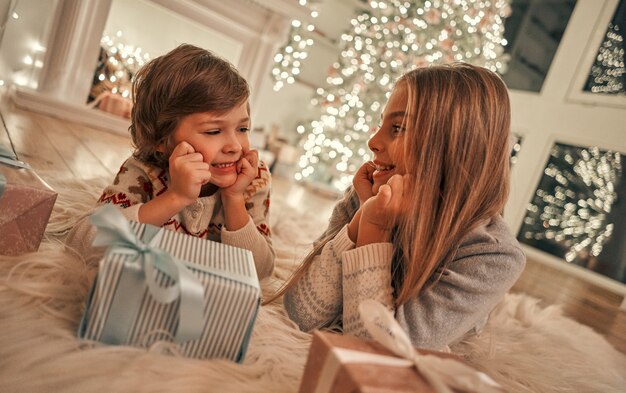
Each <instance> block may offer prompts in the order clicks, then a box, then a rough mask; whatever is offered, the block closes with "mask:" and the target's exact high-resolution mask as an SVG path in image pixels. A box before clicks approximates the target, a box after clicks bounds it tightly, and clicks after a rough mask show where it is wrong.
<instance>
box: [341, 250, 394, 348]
mask: <svg viewBox="0 0 626 393" xmlns="http://www.w3.org/2000/svg"><path fill="white" fill-rule="evenodd" d="M392 258H393V245H392V244H391V243H373V244H368V245H366V246H363V247H358V248H355V249H353V250H349V251H346V252H344V253H343V255H342V260H343V271H342V275H343V330H344V332H345V333H348V334H352V335H355V336H359V337H369V335H368V334H367V331H366V330H365V328H364V326H363V322H362V320H361V317H360V316H359V304H361V302H362V301H364V300H367V299H373V300H377V301H379V302H380V303H382V304H383V305H385V306H386V307H387V308H388V309H390V310H393V287H392V286H391V259H392Z"/></svg>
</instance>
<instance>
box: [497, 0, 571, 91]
mask: <svg viewBox="0 0 626 393" xmlns="http://www.w3.org/2000/svg"><path fill="white" fill-rule="evenodd" d="M575 5H576V1H575V0H513V1H512V2H511V8H512V13H511V16H510V17H508V18H507V19H506V22H505V25H504V37H505V38H506V40H507V41H508V45H507V46H506V47H505V52H506V53H508V54H509V55H510V56H511V60H510V61H509V63H508V70H507V71H506V72H505V73H504V75H503V76H502V78H503V79H504V81H505V82H506V84H507V86H508V87H509V88H511V89H518V90H528V91H536V92H539V91H540V90H541V86H542V85H543V81H544V79H545V78H546V74H547V73H548V70H549V69H550V64H551V63H552V59H553V58H554V54H555V53H556V49H557V48H558V46H559V43H560V41H561V37H562V36H563V32H564V31H565V27H566V26H567V23H568V21H569V18H570V15H571V14H572V11H573V10H574V6H575Z"/></svg>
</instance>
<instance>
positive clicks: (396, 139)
mask: <svg viewBox="0 0 626 393" xmlns="http://www.w3.org/2000/svg"><path fill="white" fill-rule="evenodd" d="M509 125H510V105H509V98H508V94H507V90H506V87H505V85H504V83H503V82H502V80H501V79H500V78H499V77H498V76H497V75H496V74H494V73H492V72H490V71H488V70H486V69H484V68H480V67H475V66H472V65H469V64H453V65H446V66H433V67H428V68H420V69H416V70H413V71H410V72H408V73H407V74H405V75H404V76H402V77H401V78H400V79H399V81H398V82H397V84H396V86H395V88H394V90H393V92H392V94H391V96H390V98H389V101H388V103H387V105H386V107H385V109H384V112H383V114H382V123H381V125H380V127H379V128H378V130H377V131H376V132H375V134H374V135H373V136H372V138H371V139H370V141H369V142H368V145H369V148H370V149H371V150H372V152H373V154H374V157H375V159H374V161H373V162H368V163H366V164H365V165H363V166H362V167H361V168H360V169H359V171H358V172H357V173H356V175H355V177H354V180H353V187H352V188H351V189H349V190H348V192H347V193H346V195H345V197H344V198H343V200H341V201H340V202H339V203H338V204H337V205H336V206H335V209H334V211H333V214H332V217H331V219H330V225H329V227H328V229H327V231H326V232H325V234H324V235H323V237H322V239H321V240H320V241H319V242H318V243H317V244H316V246H315V247H314V249H313V251H312V252H311V254H309V256H308V257H307V258H306V259H305V261H304V263H303V264H302V265H301V266H300V268H299V269H298V270H297V271H296V272H295V273H294V276H293V277H292V278H291V280H290V281H289V282H288V283H287V284H286V285H285V287H283V288H282V289H281V291H280V292H279V295H280V294H282V293H284V295H285V296H284V305H285V308H286V311H287V313H288V315H289V317H290V318H291V319H292V320H294V321H295V322H296V323H297V324H298V325H299V326H300V328H301V329H302V330H306V331H309V330H312V329H315V328H321V327H333V326H338V325H339V324H341V326H342V328H343V331H344V332H345V333H349V334H354V335H357V336H366V335H367V333H366V332H365V330H364V328H363V324H362V321H361V319H360V317H359V314H358V306H359V303H360V302H361V301H363V300H365V299H375V300H378V301H380V302H382V303H383V304H385V305H386V306H387V307H388V308H389V309H391V310H393V311H394V312H395V316H396V319H397V320H398V322H399V323H400V324H401V325H402V326H403V328H404V329H405V330H406V331H407V332H408V333H409V335H410V337H411V340H412V342H413V344H414V345H415V346H416V347H420V348H430V349H441V348H443V347H445V346H447V345H449V344H451V343H454V342H456V341H458V340H460V339H461V338H463V336H464V335H465V334H467V333H468V332H471V331H473V330H476V329H479V328H481V327H482V326H483V325H484V323H485V322H486V319H487V317H488V315H489V312H490V311H491V310H492V309H493V307H494V306H495V305H496V304H497V303H498V302H499V301H500V300H501V299H502V297H503V296H504V294H505V293H506V292H507V291H508V290H509V289H510V287H511V286H512V285H513V284H514V282H515V281H516V279H517V278H518V276H519V275H520V274H521V272H522V270H523V268H524V264H525V257H524V254H523V253H522V251H521V249H520V248H519V244H518V243H517V241H516V239H515V238H514V237H513V236H512V235H511V233H510V232H509V229H508V228H507V226H506V224H505V223H504V221H503V219H502V217H501V215H500V214H501V212H502V210H503V208H504V204H505V202H506V199H507V195H508V190H509V149H508V146H509V144H508V137H509Z"/></svg>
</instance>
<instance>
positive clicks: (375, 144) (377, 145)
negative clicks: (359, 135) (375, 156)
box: [367, 129, 382, 153]
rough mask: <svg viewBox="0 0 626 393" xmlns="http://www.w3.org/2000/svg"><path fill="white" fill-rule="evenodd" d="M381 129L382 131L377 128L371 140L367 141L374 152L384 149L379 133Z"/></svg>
mask: <svg viewBox="0 0 626 393" xmlns="http://www.w3.org/2000/svg"><path fill="white" fill-rule="evenodd" d="M379 131H380V129H378V130H376V131H375V132H374V135H372V137H371V138H370V140H369V141H367V146H368V147H369V148H370V150H371V151H373V152H374V153H380V151H381V149H382V143H381V142H380V137H379V135H378V134H379Z"/></svg>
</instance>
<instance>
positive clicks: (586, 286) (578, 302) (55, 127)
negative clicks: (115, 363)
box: [0, 94, 626, 353]
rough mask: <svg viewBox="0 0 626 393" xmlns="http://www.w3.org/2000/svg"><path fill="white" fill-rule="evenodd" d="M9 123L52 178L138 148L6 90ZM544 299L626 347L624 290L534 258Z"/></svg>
mask: <svg viewBox="0 0 626 393" xmlns="http://www.w3.org/2000/svg"><path fill="white" fill-rule="evenodd" d="M0 98H1V100H0V113H1V115H2V121H3V126H4V127H2V128H3V129H0V144H3V145H5V146H9V145H11V144H12V145H13V147H14V149H15V151H16V153H17V154H18V156H19V158H20V159H21V160H23V161H27V162H28V163H30V165H31V166H32V167H33V168H34V169H35V170H36V171H37V172H38V173H39V174H40V175H41V176H42V177H43V178H44V179H46V180H48V181H49V182H51V183H53V184H54V181H53V180H68V179H84V180H88V179H92V178H100V177H103V176H104V177H110V178H112V177H113V176H114V175H115V173H117V169H118V168H119V166H120V164H121V163H122V162H123V160H124V159H125V158H127V157H128V156H129V155H130V152H131V150H132V147H131V143H130V139H129V138H128V137H126V136H122V135H117V134H111V133H108V132H105V131H101V130H97V129H93V128H90V127H87V126H84V125H81V124H75V123H70V122H67V121H64V120H60V119H56V118H53V117H49V116H46V115H42V114H38V113H34V112H30V111H25V110H22V109H18V108H15V107H14V106H13V105H12V104H11V103H10V101H9V100H8V99H7V96H6V94H2V96H1V97H0ZM273 188H274V190H273V193H276V195H283V196H284V197H285V198H286V199H287V200H288V202H289V204H290V205H292V206H293V207H295V208H301V209H308V210H309V211H311V210H310V209H315V211H317V212H319V214H320V216H322V215H324V216H326V217H328V216H329V215H330V213H331V210H332V206H333V204H334V201H333V200H332V199H330V198H328V197H324V196H320V195H317V194H315V193H313V192H311V191H310V190H308V189H306V188H304V187H302V186H299V185H297V184H294V183H292V182H291V181H290V180H287V179H283V178H279V177H274V179H273ZM513 291H514V292H524V293H527V294H529V295H531V296H534V297H536V298H539V299H541V300H542V304H543V305H549V304H559V305H562V307H563V310H564V312H565V314H566V315H568V316H570V317H572V318H574V319H576V320H577V321H579V322H581V323H584V324H586V325H588V326H590V327H592V328H593V329H594V330H596V331H597V332H599V333H600V334H602V335H604V336H605V337H606V338H607V340H608V341H609V342H611V343H612V344H613V345H614V346H615V347H616V348H617V349H619V350H620V351H622V352H624V353H626V312H625V311H624V310H623V309H620V308H619V307H620V304H621V303H622V301H623V299H622V297H621V296H619V295H617V294H615V293H612V292H610V291H608V290H606V289H603V288H600V287H598V286H596V285H594V284H591V283H589V282H587V281H586V280H583V279H581V278H579V277H577V276H574V275H571V274H568V273H567V272H564V271H563V270H561V269H555V268H553V267H550V266H546V265H545V264H543V263H540V262H536V261H533V260H529V261H528V263H527V267H526V270H525V271H524V273H523V275H522V277H521V278H520V279H519V281H518V282H517V283H516V284H515V286H514V287H513Z"/></svg>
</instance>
